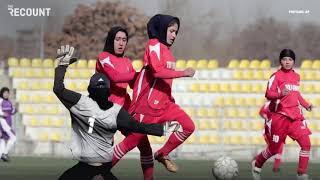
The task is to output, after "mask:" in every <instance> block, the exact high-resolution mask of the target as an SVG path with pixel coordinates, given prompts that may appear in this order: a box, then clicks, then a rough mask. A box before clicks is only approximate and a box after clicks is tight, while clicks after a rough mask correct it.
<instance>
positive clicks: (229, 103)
mask: <svg viewBox="0 0 320 180" xmlns="http://www.w3.org/2000/svg"><path fill="white" fill-rule="evenodd" d="M224 105H225V106H234V105H235V99H234V97H232V96H227V97H225V98H224Z"/></svg>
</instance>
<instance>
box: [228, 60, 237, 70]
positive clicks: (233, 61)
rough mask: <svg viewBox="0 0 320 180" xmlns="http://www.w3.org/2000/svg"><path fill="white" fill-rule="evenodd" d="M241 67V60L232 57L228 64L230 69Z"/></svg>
mask: <svg viewBox="0 0 320 180" xmlns="http://www.w3.org/2000/svg"><path fill="white" fill-rule="evenodd" d="M238 67H239V60H238V59H231V60H230V62H229V64H228V68H230V69H235V68H238Z"/></svg>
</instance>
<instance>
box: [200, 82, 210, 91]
mask: <svg viewBox="0 0 320 180" xmlns="http://www.w3.org/2000/svg"><path fill="white" fill-rule="evenodd" d="M199 86H200V87H199V91H200V92H209V84H207V83H201V84H200V85H199Z"/></svg>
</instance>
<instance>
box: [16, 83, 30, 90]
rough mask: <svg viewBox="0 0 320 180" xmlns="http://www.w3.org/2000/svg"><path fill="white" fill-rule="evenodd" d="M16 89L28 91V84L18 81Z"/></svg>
mask: <svg viewBox="0 0 320 180" xmlns="http://www.w3.org/2000/svg"><path fill="white" fill-rule="evenodd" d="M18 89H22V90H27V89H29V83H27V81H20V82H19V87H18Z"/></svg>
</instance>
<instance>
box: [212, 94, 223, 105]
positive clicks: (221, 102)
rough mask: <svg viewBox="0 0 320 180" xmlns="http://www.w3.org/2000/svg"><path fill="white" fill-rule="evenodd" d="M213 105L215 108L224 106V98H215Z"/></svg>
mask: <svg viewBox="0 0 320 180" xmlns="http://www.w3.org/2000/svg"><path fill="white" fill-rule="evenodd" d="M213 105H214V106H223V105H224V98H223V97H221V96H219V97H216V98H214V101H213Z"/></svg>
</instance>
